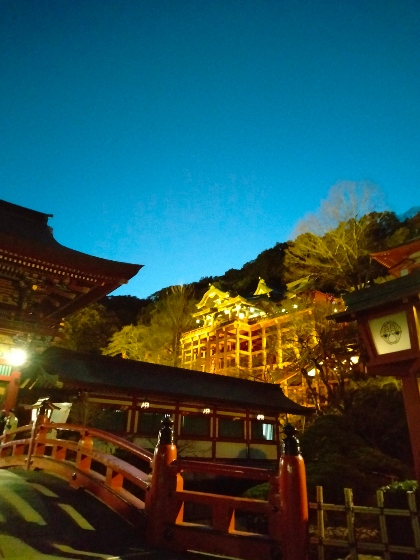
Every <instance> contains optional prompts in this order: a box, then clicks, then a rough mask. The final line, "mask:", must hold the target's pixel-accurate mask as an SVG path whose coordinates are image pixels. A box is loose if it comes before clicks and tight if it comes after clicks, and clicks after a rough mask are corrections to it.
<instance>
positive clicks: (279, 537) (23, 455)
mask: <svg viewBox="0 0 420 560" xmlns="http://www.w3.org/2000/svg"><path fill="white" fill-rule="evenodd" d="M172 424H173V422H172V420H171V419H170V417H166V418H165V420H164V421H163V425H162V428H161V430H160V433H159V440H158V444H157V446H156V448H155V452H154V455H152V454H151V453H149V452H148V451H145V450H143V449H141V448H139V447H137V446H136V445H134V444H132V443H131V442H129V441H127V440H125V439H123V438H120V437H118V436H115V435H112V434H109V433H107V432H104V431H102V430H98V429H94V428H86V427H81V426H75V425H69V424H51V423H49V422H48V421H47V419H46V418H43V419H42V418H41V420H40V418H38V421H37V422H36V423H35V424H30V425H28V426H22V427H20V428H18V429H17V430H15V431H14V432H11V433H9V434H7V435H6V436H2V437H1V438H0V441H1V446H0V468H5V467H6V468H7V467H11V466H21V467H24V468H26V469H28V470H29V469H35V468H40V469H44V470H47V471H49V472H54V473H56V474H58V475H60V476H64V477H65V478H67V480H68V481H69V484H70V485H71V486H73V487H75V488H84V489H86V490H89V491H90V492H91V493H93V494H94V495H96V496H97V497H99V498H100V499H101V500H102V501H103V502H105V503H106V504H107V505H108V506H109V507H111V508H112V509H114V510H115V511H117V512H118V513H119V514H120V515H122V516H123V517H125V518H126V519H127V520H128V521H130V523H132V524H133V525H135V526H137V527H138V528H139V529H141V530H142V531H144V530H145V532H144V537H145V538H146V541H147V542H148V544H149V545H150V546H153V547H155V548H163V549H169V550H177V551H187V550H194V551H199V552H204V553H211V554H216V555H224V556H230V557H233V558H239V559H242V560H256V559H258V560H278V559H279V558H282V559H284V560H306V557H307V552H308V527H307V523H308V502H307V496H306V480H305V472H304V464H303V459H302V457H301V455H300V452H299V448H298V442H297V440H296V438H295V437H294V431H295V430H294V428H293V427H291V426H290V427H289V428H288V430H286V429H285V432H286V438H285V439H284V440H283V452H282V457H281V460H280V465H279V470H278V472H272V471H268V470H265V469H257V468H252V467H238V466H234V465H226V464H217V463H208V462H201V461H193V460H187V459H180V460H177V450H176V446H175V445H174V444H173V431H172ZM98 441H100V442H103V443H105V444H106V445H111V446H115V447H116V448H118V449H119V450H121V451H122V452H124V454H125V456H124V458H121V457H118V456H117V455H113V454H111V453H107V452H106V451H104V449H103V448H100V447H99V448H98V446H96V447H95V443H97V442H98ZM133 463H134V464H133ZM140 465H141V468H140ZM188 473H190V474H192V473H202V474H205V475H209V476H211V477H215V476H221V477H225V478H226V479H231V478H247V479H250V480H255V481H256V482H268V483H269V487H270V491H269V497H268V500H254V499H250V498H243V497H235V496H228V495H220V494H211V493H204V492H195V491H191V490H185V489H184V478H183V477H185V476H186V475H187V474H188ZM191 505H193V506H196V507H197V506H198V507H200V508H202V509H203V508H204V509H205V510H206V514H205V515H204V518H203V519H201V520H197V519H195V520H194V519H189V518H188V515H186V513H187V510H188V508H189V506H191ZM240 518H242V521H243V520H244V518H245V520H246V519H253V520H258V519H261V518H264V519H265V520H266V527H267V530H266V531H265V532H263V531H261V530H260V529H259V527H255V526H254V527H249V526H246V525H239V524H238V523H237V521H238V520H239V519H240ZM256 525H257V524H256Z"/></svg>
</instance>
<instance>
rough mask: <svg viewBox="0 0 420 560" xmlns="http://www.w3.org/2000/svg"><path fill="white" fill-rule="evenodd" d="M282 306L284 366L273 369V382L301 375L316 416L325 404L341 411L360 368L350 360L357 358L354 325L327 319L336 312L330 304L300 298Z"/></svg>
mask: <svg viewBox="0 0 420 560" xmlns="http://www.w3.org/2000/svg"><path fill="white" fill-rule="evenodd" d="M284 306H285V307H284V309H286V311H287V312H288V319H289V322H288V324H287V328H285V329H283V330H282V334H281V339H280V341H281V348H282V352H283V362H284V365H283V367H282V368H281V369H277V370H274V372H273V373H272V377H273V381H274V382H276V381H279V380H281V378H282V377H283V378H284V377H290V374H293V373H295V374H296V375H301V376H302V377H303V379H304V380H305V383H306V385H307V388H308V392H309V394H310V395H311V397H312V400H313V404H314V406H315V408H316V410H317V412H318V413H319V414H320V413H322V410H323V408H325V406H321V405H322V404H324V405H325V404H327V403H328V407H329V408H332V409H339V410H342V408H343V406H344V405H343V395H344V391H345V389H346V387H347V385H348V383H349V382H350V381H351V379H352V378H353V377H354V375H355V374H356V373H357V372H358V368H359V366H358V365H357V364H355V363H353V361H352V360H351V358H353V359H355V357H356V355H357V356H358V357H359V356H360V350H361V349H360V348H359V340H358V333H357V326H356V325H355V324H354V323H336V322H335V321H331V320H329V319H328V317H329V316H330V315H333V313H334V311H335V310H336V309H337V304H336V303H333V302H331V303H328V302H316V301H311V299H310V298H309V299H306V300H305V298H303V297H302V298H300V299H299V300H297V299H296V298H294V299H292V300H289V301H288V302H284ZM312 373H315V375H311V374H312ZM319 381H320V382H321V383H319ZM320 388H321V389H322V390H323V388H325V390H326V394H324V393H323V392H322V391H321V392H320V391H319V389H320Z"/></svg>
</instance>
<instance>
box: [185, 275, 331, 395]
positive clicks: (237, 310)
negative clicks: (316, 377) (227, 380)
mask: <svg viewBox="0 0 420 560" xmlns="http://www.w3.org/2000/svg"><path fill="white" fill-rule="evenodd" d="M307 282H308V279H307V278H304V279H302V280H298V281H295V282H292V283H290V284H288V285H287V289H288V292H287V294H286V301H288V304H289V306H292V307H293V306H294V307H297V305H296V304H295V305H293V303H292V302H294V301H298V300H299V297H298V296H297V294H305V296H306V297H309V298H310V300H311V301H324V302H331V298H330V296H328V295H326V294H323V293H321V292H318V291H316V290H310V291H307V290H306V284H307ZM279 296H280V294H277V293H275V292H274V290H272V289H271V288H269V287H268V286H267V285H266V283H265V281H264V280H263V279H261V278H260V280H259V283H258V286H257V288H256V290H255V292H254V294H253V295H252V296H251V297H242V296H239V295H238V296H231V295H230V294H229V293H228V292H223V291H221V290H220V289H218V288H217V287H216V286H214V285H211V286H210V287H209V289H208V290H207V292H206V293H205V294H204V296H203V298H202V299H201V301H200V302H199V303H198V304H197V309H198V311H197V312H196V313H195V314H194V317H195V319H196V322H197V328H196V329H194V330H192V331H189V332H186V333H184V334H183V336H182V340H181V346H182V355H181V362H182V367H185V368H189V369H194V370H200V371H207V372H210V373H216V374H220V375H231V376H235V377H245V378H248V379H254V380H259V381H270V380H271V379H270V372H271V371H273V370H274V369H277V373H278V372H279V371H281V368H282V367H283V365H284V363H285V362H284V359H285V356H284V350H285V347H284V345H282V335H284V333H285V332H286V330H287V328H288V323H289V322H290V316H289V315H288V313H287V310H286V309H285V307H284V306H283V303H284V302H282V301H281V298H280V297H279ZM294 298H296V299H294ZM295 377H296V372H290V371H289V372H288V373H286V371H285V372H284V374H283V376H280V379H279V383H280V385H281V386H282V388H283V390H284V391H285V393H286V394H289V396H290V395H291V392H290V385H293V386H295V385H296V382H297V381H296V379H294V380H293V382H292V379H293V378H295ZM300 384H301V388H299V389H298V390H297V391H295V390H294V389H292V393H296V394H294V395H293V398H294V400H297V401H298V402H302V399H303V401H305V400H306V399H305V398H304V396H303V395H302V394H301V393H302V392H303V393H305V392H306V389H305V386H304V384H303V383H300ZM298 393H299V394H300V395H298ZM298 397H300V398H298Z"/></svg>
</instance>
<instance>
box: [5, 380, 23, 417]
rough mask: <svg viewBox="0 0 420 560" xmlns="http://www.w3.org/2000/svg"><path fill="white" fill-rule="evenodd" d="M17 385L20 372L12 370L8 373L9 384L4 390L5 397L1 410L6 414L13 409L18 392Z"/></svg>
mask: <svg viewBox="0 0 420 560" xmlns="http://www.w3.org/2000/svg"><path fill="white" fill-rule="evenodd" d="M19 383H20V371H16V370H13V371H12V372H11V373H10V378H9V384H8V386H7V389H6V395H5V399H4V404H3V408H4V410H6V411H7V412H9V410H10V409H12V408H15V406H16V401H17V397H18V392H19Z"/></svg>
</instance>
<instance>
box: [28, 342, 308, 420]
mask: <svg viewBox="0 0 420 560" xmlns="http://www.w3.org/2000/svg"><path fill="white" fill-rule="evenodd" d="M41 369H42V370H44V371H45V372H46V373H47V375H48V376H50V379H53V378H54V377H51V376H56V377H55V379H57V380H58V381H59V382H61V383H63V388H64V389H65V388H68V387H74V388H76V387H77V388H80V389H82V390H83V389H84V390H90V391H95V392H97V393H100V392H101V391H105V392H106V391H107V390H108V389H110V388H113V389H114V390H115V389H117V390H120V391H121V392H123V393H125V394H126V393H127V392H129V393H130V394H132V393H137V394H141V395H142V396H143V397H144V396H148V397H149V398H152V396H154V397H155V398H156V397H158V396H161V397H164V396H170V397H171V398H172V399H174V400H185V401H189V402H191V401H199V402H202V403H209V404H216V403H218V404H222V405H224V406H228V405H232V406H235V407H236V408H242V409H247V408H253V409H257V410H258V409H261V410H265V411H267V410H271V411H273V412H276V413H280V412H283V413H290V414H309V413H312V412H313V410H312V409H309V408H305V407H303V406H300V405H299V404H297V403H295V402H293V401H292V400H290V399H289V398H287V397H286V396H285V395H284V393H283V391H282V390H281V388H280V386H279V385H274V384H270V383H261V382H257V381H248V380H245V379H238V378H234V377H227V376H222V375H216V374H212V373H206V372H201V371H192V370H187V369H182V368H175V367H170V366H163V365H158V364H152V363H148V362H139V361H134V360H126V359H122V358H115V357H110V356H96V355H91V354H81V353H76V352H73V351H71V350H67V349H64V348H59V347H50V348H48V349H47V350H46V351H45V352H44V353H43V354H42V355H41V356H39V358H38V359H37V361H36V364H33V365H32V366H29V368H27V370H26V371H25V370H24V371H23V378H25V376H27V375H34V374H36V373H37V372H39V371H40V370H41Z"/></svg>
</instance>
